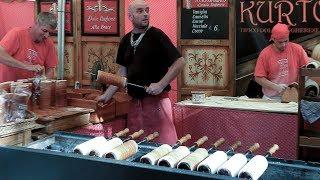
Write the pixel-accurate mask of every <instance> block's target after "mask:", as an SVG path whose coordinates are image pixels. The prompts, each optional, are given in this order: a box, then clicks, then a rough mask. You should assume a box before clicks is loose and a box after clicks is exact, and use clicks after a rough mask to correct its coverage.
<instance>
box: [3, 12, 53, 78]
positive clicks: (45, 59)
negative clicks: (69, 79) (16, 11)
mask: <svg viewBox="0 0 320 180" xmlns="http://www.w3.org/2000/svg"><path fill="white" fill-rule="evenodd" d="M56 27H57V19H56V17H55V15H53V14H52V13H49V12H41V13H39V15H38V17H37V20H36V23H35V24H34V25H33V26H32V27H29V28H13V29H12V30H11V31H9V32H8V33H7V34H6V35H5V37H4V38H3V39H2V40H1V41H0V63H2V64H0V82H5V81H16V80H17V79H25V78H31V77H34V76H35V75H36V73H41V72H42V71H43V69H44V70H45V75H46V77H48V78H53V75H54V68H55V67H56V65H57V64H58V57H57V51H56V48H55V46H54V43H53V41H52V40H51V39H50V38H48V37H49V33H50V32H54V30H55V29H56ZM8 66H11V67H8Z"/></svg>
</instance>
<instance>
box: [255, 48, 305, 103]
mask: <svg viewBox="0 0 320 180" xmlns="http://www.w3.org/2000/svg"><path fill="white" fill-rule="evenodd" d="M308 59H309V58H308V56H307V53H306V52H305V51H304V49H303V48H302V46H300V45H299V44H296V43H292V42H289V43H288V44H287V47H286V49H285V50H284V51H283V52H279V51H277V50H276V49H275V47H273V45H269V46H268V47H266V48H265V49H263V50H262V52H261V53H260V55H259V58H258V60H257V64H256V68H255V72H254V76H256V77H265V78H266V79H268V80H269V81H271V82H274V83H276V84H286V85H290V84H292V83H293V82H297V80H298V73H299V68H300V67H302V66H304V65H306V64H307V63H308ZM262 92H263V94H264V95H266V96H268V97H274V96H280V94H279V93H278V92H276V91H274V90H272V89H267V88H264V87H262Z"/></svg>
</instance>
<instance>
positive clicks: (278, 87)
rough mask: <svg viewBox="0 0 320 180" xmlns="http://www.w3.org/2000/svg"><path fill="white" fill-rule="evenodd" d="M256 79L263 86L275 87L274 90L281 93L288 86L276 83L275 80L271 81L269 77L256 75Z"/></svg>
mask: <svg viewBox="0 0 320 180" xmlns="http://www.w3.org/2000/svg"><path fill="white" fill-rule="evenodd" d="M254 79H255V81H256V82H257V83H258V84H260V85H261V86H262V87H264V88H268V89H273V90H275V91H277V92H278V93H280V94H281V93H282V92H283V91H284V90H285V89H286V87H287V85H285V84H276V83H274V82H271V81H269V80H268V79H267V78H265V77H257V76H255V77H254Z"/></svg>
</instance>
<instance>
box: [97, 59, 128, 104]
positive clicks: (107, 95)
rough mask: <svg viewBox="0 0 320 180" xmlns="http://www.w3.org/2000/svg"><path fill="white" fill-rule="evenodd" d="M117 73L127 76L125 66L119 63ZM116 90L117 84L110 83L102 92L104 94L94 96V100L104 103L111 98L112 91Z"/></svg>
mask: <svg viewBox="0 0 320 180" xmlns="http://www.w3.org/2000/svg"><path fill="white" fill-rule="evenodd" d="M118 75H120V76H123V77H126V76H127V68H126V67H124V66H121V65H120V67H119V70H118ZM117 90H118V87H117V86H113V85H110V86H109V87H108V89H107V90H106V91H105V92H104V94H102V95H101V96H98V97H97V98H96V100H97V101H98V102H103V103H106V102H108V101H109V100H110V99H111V98H112V96H113V95H114V93H116V92H117Z"/></svg>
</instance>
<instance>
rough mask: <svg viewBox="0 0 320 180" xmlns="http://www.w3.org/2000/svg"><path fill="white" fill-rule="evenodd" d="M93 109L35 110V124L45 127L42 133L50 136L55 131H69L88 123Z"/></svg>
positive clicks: (59, 108) (56, 108) (58, 108)
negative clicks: (36, 117) (36, 116)
mask: <svg viewBox="0 0 320 180" xmlns="http://www.w3.org/2000/svg"><path fill="white" fill-rule="evenodd" d="M93 111H94V110H93V109H88V108H79V107H71V106H69V107H50V108H48V109H45V110H36V111H35V113H36V114H37V115H38V117H39V118H38V120H37V123H39V124H42V125H44V126H45V128H44V130H43V131H44V132H45V133H47V134H52V133H53V132H55V131H59V130H66V129H71V128H74V127H78V126H83V125H86V124H88V123H89V119H90V113H92V112H93Z"/></svg>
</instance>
